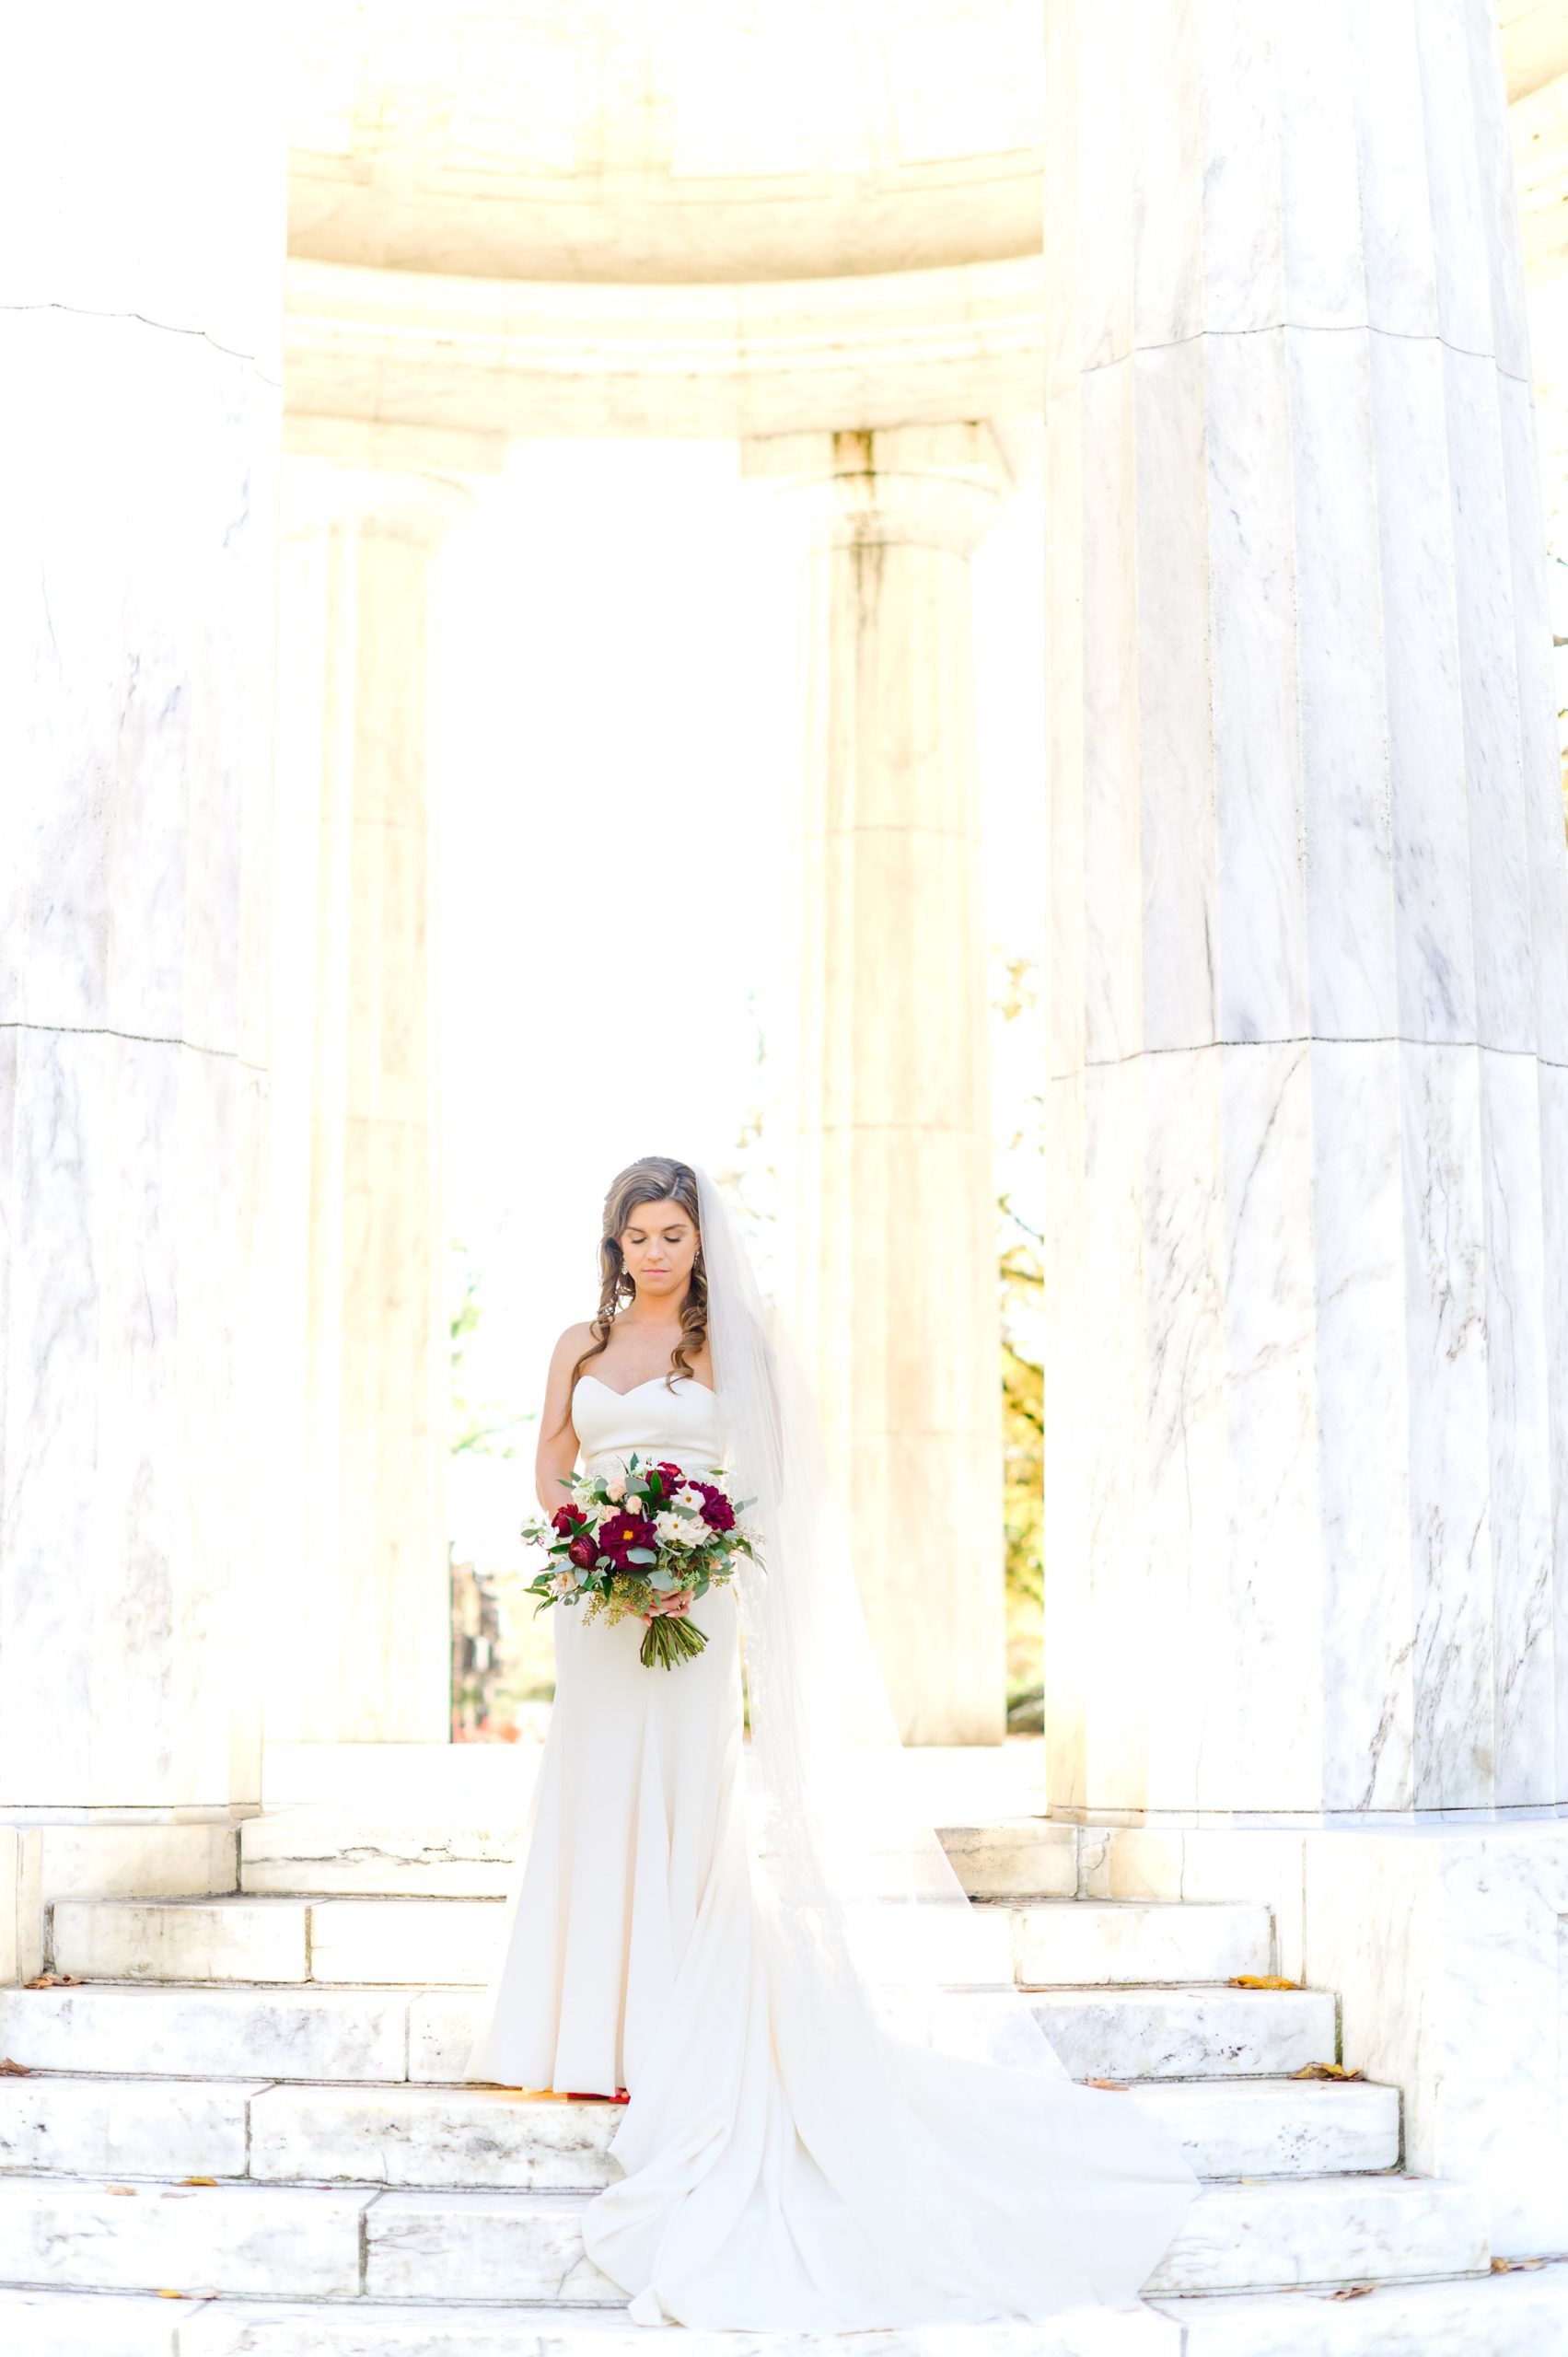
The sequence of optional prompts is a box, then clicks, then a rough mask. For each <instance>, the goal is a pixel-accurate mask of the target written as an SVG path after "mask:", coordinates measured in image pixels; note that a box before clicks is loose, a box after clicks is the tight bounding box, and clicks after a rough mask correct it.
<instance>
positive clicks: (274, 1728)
mask: <svg viewBox="0 0 1568 2357" xmlns="http://www.w3.org/2000/svg"><path fill="white" fill-rule="evenodd" d="M286 467H287V474H286V501H285V516H286V539H285V594H284V606H283V644H284V662H283V665H282V702H283V717H282V722H281V738H282V760H281V761H280V771H281V775H280V787H279V791H280V803H281V807H282V808H283V810H284V811H285V823H287V824H289V825H290V826H291V827H292V839H293V841H294V842H295V843H296V846H297V849H298V853H299V858H298V861H297V863H296V867H295V872H294V874H293V876H292V878H291V880H290V882H289V884H288V885H287V886H286V887H285V888H286V889H288V890H289V891H290V892H291V893H292V896H293V906H294V909H295V911H296V923H295V926H294V934H295V939H296V945H297V951H298V959H297V962H296V965H295V967H294V970H293V972H292V975H281V976H280V980H279V1000H280V1007H281V1008H284V1009H286V1010H287V1011H288V1015H289V1017H290V1019H291V1021H292V1030H291V1034H290V1036H291V1039H292V1041H293V1044H294V1056H293V1062H292V1066H291V1071H292V1074H293V1077H294V1082H295V1086H294V1088H293V1091H292V1093H291V1094H290V1095H289V1096H288V1104H287V1107H286V1109H285V1108H284V1107H280V1120H281V1121H282V1122H283V1123H284V1124H285V1125H288V1124H290V1123H291V1124H292V1128H291V1131H288V1132H287V1134H288V1135H291V1137H292V1144H288V1143H286V1142H285V1147H284V1154H285V1158H287V1159H288V1161H289V1166H290V1170H291V1172H292V1180H291V1179H290V1178H289V1177H286V1176H285V1178H284V1179H281V1181H280V1184H279V1186H278V1189H277V1193H278V1197H279V1218H280V1223H281V1224H282V1225H283V1228H284V1230H285V1233H286V1232H288V1231H289V1230H290V1229H292V1233H293V1234H294V1236H295V1237H296V1240H297V1251H296V1260H297V1266H298V1271H299V1281H300V1288H301V1289H300V1292H299V1293H298V1294H297V1295H296V1300H295V1305H294V1328H295V1339H296V1353H297V1356H298V1359H299V1361H300V1362H301V1363H302V1367H303V1377H302V1382H301V1386H300V1392H299V1399H300V1406H299V1411H298V1414H297V1418H296V1425H295V1433H294V1446H295V1449H296V1452H297V1454H296V1458H295V1461H296V1463H297V1462H299V1461H300V1460H301V1459H302V1460H303V1467H304V1480H303V1515H302V1520H303V1528H302V1531H301V1534H300V1547H299V1552H298V1558H297V1561H298V1564H299V1577H298V1579H297V1582H296V1612H295V1613H294V1614H293V1615H292V1616H291V1617H290V1623H289V1626H288V1633H287V1642H286V1643H285V1644H284V1645H283V1646H282V1647H281V1648H280V1649H279V1651H278V1653H277V1655H276V1657H275V1659H274V1662H273V1671H272V1678H271V1686H270V1694H269V1706H268V1732H269V1735H270V1736H278V1737H282V1738H292V1739H295V1740H299V1741H306V1742H333V1741H336V1742H370V1741H381V1742H420V1741H423V1742H439V1741H443V1740H445V1739H446V1737H447V1734H448V1732H449V1725H448V1685H449V1642H450V1640H449V1628H448V1620H449V1612H448V1603H447V1538H446V1530H445V1522H444V1495H443V1468H444V1461H445V1449H446V1431H445V1387H446V1381H447V1333H446V1322H445V1312H444V1299H443V1294H444V1285H445V1264H446V1239H445V1235H444V1232H443V1227H442V1218H441V1187H440V1138H439V1132H438V1126H437V1086H436V1083H437V1073H436V988H435V983H436V975H435V950H436V938H435V909H434V896H435V867H434V859H435V828H434V819H433V812H432V808H431V802H430V793H429V764H428V708H427V707H428V669H429V654H430V626H431V604H432V569H433V561H434V558H435V555H436V550H437V549H438V547H439V545H440V543H441V540H442V538H443V536H444V535H445V533H446V531H447V528H448V527H449V526H450V525H451V523H453V522H454V521H455V520H456V518H457V517H459V516H460V515H461V514H463V513H464V511H465V510H466V508H467V506H468V505H469V493H467V492H466V491H465V490H463V489H462V488H461V487H460V486H459V484H457V483H455V482H448V481H446V480H443V479H441V478H438V477H436V476H431V475H424V474H419V473H407V472H399V471H396V470H391V469H373V468H354V467H349V466H338V465H336V464H334V463H332V462H331V461H330V460H326V459H295V458H291V459H288V460H287V462H286ZM286 814H292V815H291V816H287V815H286ZM307 1075H308V1080H307V1077H306V1076H307Z"/></svg>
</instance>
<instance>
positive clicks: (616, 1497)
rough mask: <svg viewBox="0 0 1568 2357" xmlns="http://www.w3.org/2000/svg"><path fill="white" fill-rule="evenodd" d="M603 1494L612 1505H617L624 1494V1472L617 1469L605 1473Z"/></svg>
mask: <svg viewBox="0 0 1568 2357" xmlns="http://www.w3.org/2000/svg"><path fill="white" fill-rule="evenodd" d="M604 1494H605V1496H606V1497H607V1498H608V1499H609V1500H610V1504H611V1505H612V1506H618V1505H619V1504H621V1499H622V1498H623V1497H624V1496H625V1495H626V1476H625V1474H624V1473H621V1472H619V1471H617V1472H610V1473H607V1474H606V1475H605V1477H604Z"/></svg>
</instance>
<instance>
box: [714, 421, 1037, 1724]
mask: <svg viewBox="0 0 1568 2357" xmlns="http://www.w3.org/2000/svg"><path fill="white" fill-rule="evenodd" d="M748 464H749V468H750V470H751V471H752V472H753V473H755V474H757V475H759V476H772V478H774V479H775V480H776V481H778V482H781V483H785V484H788V485H790V486H792V488H791V491H790V494H789V495H790V497H791V499H792V500H793V502H794V503H795V505H796V510H797V514H798V517H799V520H800V521H801V523H802V525H803V526H804V528H805V529H806V532H807V538H808V540H809V542H810V554H809V557H808V559H807V567H808V594H807V629H806V635H805V697H806V707H807V719H806V745H805V791H804V806H803V813H802V825H801V874H800V878H799V890H800V899H801V910H802V923H803V946H802V960H801V982H802V989H801V1050H800V1074H799V1093H798V1100H797V1108H798V1123H797V1126H798V1148H799V1152H798V1185H797V1188H796V1205H797V1210H796V1226H797V1249H796V1283H797V1295H796V1306H797V1309H798V1312H799V1316H800V1320H801V1325H802V1329H803V1332H804V1334H805V1336H806V1337H807V1340H808V1343H809V1346H810V1348H811V1350H812V1353H813V1359H814V1372H815V1375H816V1378H817V1383H818V1387H819V1396H820V1399H821V1405H822V1413H823V1422H824V1424H825V1427H826V1429H827V1432H828V1434H829V1439H830V1446H831V1447H832V1450H833V1453H834V1457H835V1461H836V1464H837V1467H838V1470H839V1476H840V1481H841V1487H842V1493H843V1495H844V1496H845V1498H846V1499H847V1501H848V1503H849V1506H850V1510H851V1518H852V1526H853V1532H854V1545H855V1559H856V1567H857V1570H858V1572H859V1574H860V1581H861V1589H862V1594H863V1596H865V1605H866V1609H867V1613H868V1615H869V1617H870V1619H871V1622H872V1627H873V1631H874V1633H875V1635H876V1637H877V1645H878V1649H879V1652H880V1655H881V1658H882V1664H883V1667H884V1669H885V1671H886V1673H887V1677H888V1682H889V1689H890V1691H891V1693H892V1697H893V1701H894V1705H895V1707H896V1709H897V1710H898V1712H899V1714H900V1721H901V1723H902V1726H903V1731H904V1735H905V1737H906V1739H908V1740H910V1741H912V1742H918V1743H937V1744H941V1743H987V1742H995V1741H997V1740H998V1739H999V1738H1000V1736H1001V1734H1002V1721H1003V1709H1004V1703H1005V1693H1004V1684H1005V1678H1004V1665H1003V1579H1002V1556H1001V1535H1000V1533H1001V1499H1000V1488H1001V1433H1000V1405H999V1401H1000V1382H1001V1378H1000V1344H999V1339H998V1331H997V1283H996V1251H997V1225H996V1222H997V1213H996V1190H995V1183H994V1179H993V1173H992V1144H991V1121H990V1094H989V1086H988V1077H987V1059H988V1054H989V1040H988V1018H987V1007H986V958H985V935H984V926H983V920H982V914H981V873H980V812H979V799H978V792H977V786H976V780H975V755H974V741H973V738H974V714H973V696H972V679H971V661H972V656H971V639H970V577H969V559H970V551H971V550H972V549H973V548H974V546H975V545H976V543H977V542H978V540H980V538H981V534H982V533H983V532H984V531H985V530H986V528H987V527H988V526H989V524H990V523H991V521H992V519H993V515H994V513H995V511H996V507H997V504H998V500H999V497H1000V494H1001V493H1002V491H1003V490H1004V488H1005V482H1006V471H1005V466H1004V465H1003V463H1002V459H1001V455H1000V452H999V450H998V448H997V446H996V443H995V440H994V437H993V435H992V434H991V432H990V429H989V428H988V427H984V426H975V425H943V426H935V427H920V426H910V427H904V428H901V429H899V430H897V431H895V432H892V433H889V434H881V433H877V434H838V435H791V436H787V437H784V438H781V439H779V440H777V441H761V442H758V443H754V444H751V445H749V456H748ZM916 1491H918V1493H919V1497H920V1506H919V1511H918V1512H917V1513H912V1512H911V1511H910V1510H909V1500H910V1498H911V1497H912V1495H913V1494H914V1493H915V1492H916Z"/></svg>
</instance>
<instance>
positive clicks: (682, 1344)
mask: <svg viewBox="0 0 1568 2357" xmlns="http://www.w3.org/2000/svg"><path fill="white" fill-rule="evenodd" d="M639 1203H679V1206H680V1208H681V1210H682V1211H683V1212H684V1213H686V1216H687V1218H688V1219H689V1220H690V1221H691V1225H692V1226H693V1227H694V1228H696V1230H697V1256H696V1259H695V1260H693V1261H692V1263H691V1283H689V1284H688V1286H687V1288H686V1298H685V1300H684V1301H683V1302H682V1303H681V1305H680V1339H679V1341H678V1342H677V1343H676V1345H675V1348H674V1350H673V1351H672V1352H671V1353H670V1360H669V1373H668V1375H667V1376H665V1383H666V1386H667V1387H673V1386H674V1382H675V1378H676V1376H689V1375H690V1374H691V1361H690V1359H689V1358H688V1357H687V1353H688V1352H689V1351H700V1350H701V1349H702V1347H703V1343H704V1342H705V1341H707V1339H708V1280H707V1274H706V1271H704V1269H703V1241H702V1235H703V1232H702V1226H701V1223H700V1220H699V1216H698V1209H697V1174H696V1172H695V1171H694V1170H693V1169H692V1168H691V1165H690V1164H689V1163H685V1162H672V1161H671V1160H670V1159H669V1157H668V1155H662V1154H645V1155H643V1156H642V1158H641V1160H640V1161H637V1162H633V1163H630V1164H629V1165H628V1166H627V1167H626V1168H625V1169H624V1170H622V1171H621V1173H620V1175H619V1177H617V1178H616V1179H612V1180H611V1182H610V1192H609V1194H608V1195H606V1197H605V1199H604V1220H603V1223H602V1227H601V1231H600V1235H599V1247H598V1277H599V1287H598V1309H597V1310H596V1311H595V1313H594V1315H593V1318H591V1320H590V1321H589V1329H588V1330H589V1332H590V1333H591V1334H592V1336H593V1341H591V1342H590V1343H589V1344H588V1347H587V1350H586V1351H585V1352H584V1353H583V1355H582V1357H581V1358H580V1359H579V1360H578V1361H577V1364H576V1365H575V1367H574V1368H573V1369H572V1374H571V1378H570V1381H569V1382H568V1384H567V1387H566V1398H567V1402H568V1405H567V1411H566V1412H567V1415H568V1416H570V1414H571V1412H572V1411H571V1406H570V1401H571V1398H572V1389H573V1386H574V1385H575V1383H576V1380H577V1377H578V1376H580V1375H581V1373H582V1372H583V1369H584V1368H585V1367H586V1366H587V1364H588V1361H589V1360H590V1359H597V1358H598V1354H599V1353H600V1352H601V1351H602V1350H603V1349H604V1348H605V1346H606V1345H607V1343H608V1342H609V1341H610V1328H611V1327H612V1326H613V1325H614V1323H615V1319H616V1315H617V1313H618V1312H619V1310H620V1309H621V1306H622V1304H623V1303H626V1302H629V1301H630V1300H631V1299H632V1297H633V1295H634V1294H635V1292H636V1290H637V1288H636V1286H635V1285H634V1284H633V1282H632V1276H631V1271H629V1270H628V1268H627V1266H626V1256H625V1254H624V1253H623V1252H622V1251H621V1230H622V1229H623V1228H625V1227H626V1226H628V1225H630V1222H631V1218H632V1214H633V1212H634V1211H635V1210H636V1208H637V1206H638V1204H639Z"/></svg>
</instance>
